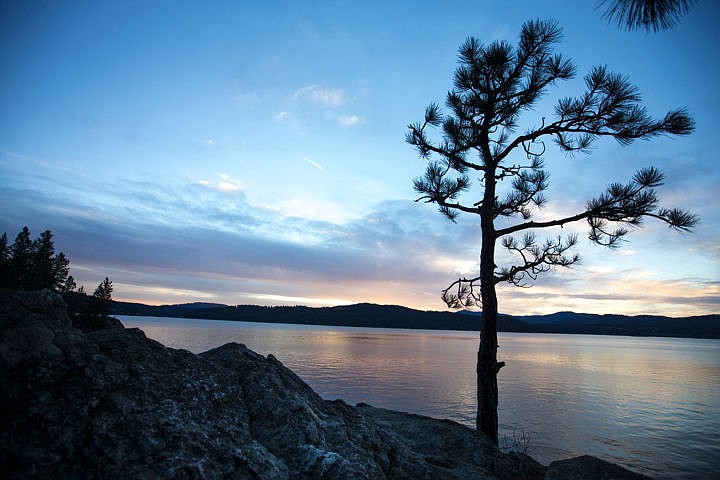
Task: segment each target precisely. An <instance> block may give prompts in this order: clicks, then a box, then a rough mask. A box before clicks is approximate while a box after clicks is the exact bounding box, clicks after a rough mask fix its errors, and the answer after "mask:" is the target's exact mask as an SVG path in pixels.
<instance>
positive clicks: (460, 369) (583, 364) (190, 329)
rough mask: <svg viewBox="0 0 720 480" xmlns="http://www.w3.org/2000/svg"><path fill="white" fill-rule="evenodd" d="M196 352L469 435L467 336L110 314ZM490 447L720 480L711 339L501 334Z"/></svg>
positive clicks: (719, 368) (716, 357)
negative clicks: (263, 368) (282, 368)
mask: <svg viewBox="0 0 720 480" xmlns="http://www.w3.org/2000/svg"><path fill="white" fill-rule="evenodd" d="M120 319H121V320H122V321H123V323H124V324H125V325H126V326H127V327H139V328H141V329H142V330H143V331H145V333H146V334H147V335H148V337H150V338H153V339H156V340H158V341H159V342H161V343H163V344H164V345H167V346H169V347H173V348H183V349H186V350H190V351H192V352H195V353H199V352H203V351H206V350H209V349H211V348H214V347H217V346H220V345H222V344H224V343H227V342H238V343H244V344H245V345H247V346H248V347H249V348H251V349H252V350H255V351H256V352H258V353H262V354H268V353H272V354H273V355H275V356H276V357H277V358H278V359H279V360H280V361H282V362H283V363H284V364H285V365H286V366H288V367H289V368H291V369H292V370H294V371H295V372H296V373H297V374H298V375H300V377H302V378H303V380H305V381H306V382H307V383H308V384H310V386H312V387H313V388H314V389H315V390H316V391H317V392H318V393H319V394H320V395H322V396H323V397H324V398H327V399H335V398H342V399H343V400H345V401H346V402H348V403H350V404H354V403H357V402H365V403H369V404H371V405H374V406H377V407H384V408H390V409H394V410H401V411H408V412H413V413H419V414H424V415H429V416H432V417H437V418H449V419H452V420H455V421H457V422H460V423H464V424H466V425H469V426H473V425H474V414H475V413H474V412H475V405H476V402H475V358H476V351H477V346H478V335H477V334H476V333H474V332H454V331H428V330H391V329H372V328H353V327H326V326H306V325H283V324H260V323H245V322H230V321H215V320H191V319H176V318H156V317H130V316H121V317H120ZM499 340H500V351H499V352H498V358H499V359H500V360H504V361H506V362H507V366H506V367H505V368H503V369H502V371H501V372H500V376H499V378H498V383H499V389H500V411H499V415H500V424H501V426H500V427H501V433H500V436H501V442H502V438H503V437H505V438H506V442H507V443H512V436H513V431H515V432H516V436H517V434H519V433H521V432H524V433H525V435H526V437H527V438H529V452H528V453H530V454H531V455H532V456H533V457H535V458H536V459H537V460H539V461H540V462H542V463H545V464H547V463H549V462H550V461H553V460H557V459H561V458H567V457H571V456H576V455H582V454H591V455H595V456H598V457H601V458H604V459H606V460H609V461H612V462H616V463H619V464H622V465H625V466H626V467H628V468H630V469H632V470H635V471H638V472H641V473H644V474H646V475H650V476H652V477H655V478H658V479H662V478H665V479H698V478H699V479H702V478H707V479H710V478H720V477H718V473H717V472H719V471H720V341H718V340H698V339H677V338H638V337H611V336H593V335H547V334H524V333H522V334H516V333H504V334H500V339H499Z"/></svg>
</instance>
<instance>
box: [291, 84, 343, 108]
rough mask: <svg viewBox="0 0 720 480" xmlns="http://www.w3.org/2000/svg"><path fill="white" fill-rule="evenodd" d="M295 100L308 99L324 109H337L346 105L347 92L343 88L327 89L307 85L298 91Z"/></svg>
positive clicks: (294, 96)
mask: <svg viewBox="0 0 720 480" xmlns="http://www.w3.org/2000/svg"><path fill="white" fill-rule="evenodd" d="M292 98H293V100H300V99H306V100H310V101H312V102H313V103H316V104H318V105H321V106H323V107H330V108H335V107H339V106H341V105H342V104H344V103H345V91H344V90H343V89H342V88H325V87H320V86H318V85H307V86H305V87H302V88H300V89H299V90H297V91H296V92H295V93H294V94H293V96H292Z"/></svg>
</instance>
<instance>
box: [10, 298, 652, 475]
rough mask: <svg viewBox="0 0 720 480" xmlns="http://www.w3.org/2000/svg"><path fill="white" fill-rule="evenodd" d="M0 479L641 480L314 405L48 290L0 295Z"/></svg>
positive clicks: (461, 433) (601, 465)
mask: <svg viewBox="0 0 720 480" xmlns="http://www.w3.org/2000/svg"><path fill="white" fill-rule="evenodd" d="M0 412H1V413H0V415H1V417H0V464H1V465H3V475H4V478H8V479H21V478H22V479H27V478H43V479H45V478H54V479H85V478H88V479H89V478H95V479H106V478H107V479H111V478H113V479H114V478H153V479H221V478H222V479H225V478H228V479H371V480H374V479H508V480H510V479H538V480H540V479H547V480H550V479H553V480H559V479H580V478H582V479H591V480H592V479H642V478H647V477H644V476H642V475H638V474H635V473H632V472H630V471H628V470H626V469H624V468H622V467H619V466H617V465H613V464H610V463H607V462H604V461H602V460H600V459H597V458H594V457H589V456H584V457H578V458H574V459H569V460H563V461H559V462H553V463H552V464H550V465H549V466H544V465H541V464H539V463H538V462H536V461H534V460H533V459H532V458H530V457H529V456H527V455H524V454H521V453H512V452H511V453H503V452H500V451H498V450H497V449H496V448H495V447H494V446H493V445H492V444H490V443H489V442H488V441H487V440H486V439H485V438H484V437H482V436H479V435H476V434H475V433H474V432H473V431H472V430H470V429H469V428H467V427H465V426H463V425H460V424H457V423H455V422H451V421H448V420H436V419H432V418H428V417H423V416H419V415H412V414H407V413H401V412H394V411H390V410H384V409H379V408H375V407H372V406H369V405H363V404H360V405H357V406H350V405H347V404H346V403H344V402H343V401H341V400H335V401H327V400H323V399H322V398H321V397H320V396H319V395H317V394H316V393H315V392H314V391H313V390H312V389H311V388H310V387H309V386H308V385H307V384H305V383H304V382H303V381H302V380H301V379H300V378H299V377H297V375H295V374H294V373H293V372H292V371H291V370H289V369H287V368H286V367H284V366H283V365H282V364H281V363H280V362H279V361H278V360H277V359H275V358H274V357H273V356H272V355H268V356H267V357H263V356H261V355H259V354H257V353H255V352H253V351H251V350H249V349H248V348H246V347H245V346H244V345H240V344H235V343H230V344H227V345H223V346H222V347H219V348H216V349H213V350H210V351H208V352H205V353H202V354H199V355H194V354H192V353H190V352H187V351H184V350H176V349H171V348H166V347H164V346H162V345H161V344H159V343H158V342H155V341H153V340H150V339H148V338H146V337H145V335H144V334H143V332H142V331H140V330H138V329H125V328H123V326H122V324H121V323H120V322H119V321H117V320H114V319H110V318H92V317H87V318H75V319H73V320H71V319H70V318H69V317H68V315H67V312H66V309H65V305H64V303H63V302H62V299H61V298H60V297H59V296H57V295H55V294H53V293H51V292H48V291H43V292H13V291H9V290H0Z"/></svg>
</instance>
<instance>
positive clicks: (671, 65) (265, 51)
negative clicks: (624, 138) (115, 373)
mask: <svg viewBox="0 0 720 480" xmlns="http://www.w3.org/2000/svg"><path fill="white" fill-rule="evenodd" d="M246 3H251V4H250V5H246ZM508 4H509V5H508ZM508 4H505V5H503V6H502V8H500V7H499V4H498V3H497V2H485V1H479V0H476V1H468V2H453V1H450V2H417V1H415V2H274V1H267V2H62V3H61V2H2V3H1V4H0V5H1V6H0V62H1V65H2V69H0V104H1V105H2V109H0V127H1V128H0V209H1V210H0V231H5V232H8V235H9V236H10V237H11V240H12V238H14V235H15V234H16V233H17V232H18V231H19V230H20V229H21V228H22V226H24V225H28V226H29V227H30V229H31V232H32V233H33V235H34V236H37V235H39V233H40V232H41V231H42V230H45V229H51V230H52V231H53V232H54V233H55V238H56V247H57V248H59V249H60V250H62V251H64V252H65V253H66V254H67V255H68V257H69V258H70V260H71V267H72V271H71V273H72V274H73V275H74V277H75V278H76V279H77V280H78V282H79V283H80V284H84V285H85V286H86V288H87V289H90V290H92V289H93V288H94V286H95V285H97V284H98V283H99V282H100V281H101V280H102V279H103V278H104V277H105V276H106V275H107V276H109V277H110V278H111V280H113V283H114V286H115V291H114V298H116V299H122V300H130V301H142V302H147V303H155V304H159V303H179V302H188V301H212V302H222V303H228V304H244V303H253V304H306V305H336V304H343V303H355V302H363V301H368V302H375V303H392V304H401V305H406V306H410V307H415V308H422V309H434V310H439V309H443V308H444V304H443V303H442V301H441V300H440V291H441V289H442V288H444V287H445V286H446V285H447V284H449V283H450V282H451V281H452V280H453V279H455V278H457V276H458V275H460V274H465V273H472V272H474V271H477V260H478V254H479V230H478V225H477V219H475V218H471V217H468V216H465V217H460V219H459V221H458V223H457V224H451V223H448V222H447V221H446V220H445V219H444V218H443V217H442V216H441V215H439V214H438V213H437V211H436V210H435V209H434V208H433V207H432V206H430V205H425V204H422V203H414V202H413V200H414V199H415V194H414V192H413V190H412V180H413V178H414V177H416V176H419V175H421V174H422V173H423V171H424V167H425V163H424V161H423V160H421V159H419V158H418V157H417V154H416V152H415V151H414V150H413V148H412V147H411V146H409V145H408V144H406V143H405V142H404V135H405V132H406V129H407V125H408V124H409V123H411V122H415V121H417V120H420V119H421V118H422V115H423V112H424V109H425V107H426V106H427V104H428V103H430V102H431V101H439V102H442V101H443V100H444V96H445V94H446V92H447V91H448V89H450V88H451V87H452V82H451V78H452V73H453V70H454V68H455V65H456V59H457V48H458V46H459V45H460V44H461V43H462V42H463V41H464V40H465V39H466V38H467V37H468V36H475V37H476V38H478V39H479V40H481V41H482V42H484V43H489V42H491V41H493V40H497V39H504V40H509V41H511V42H515V41H516V39H517V36H518V33H519V30H520V26H521V25H522V23H523V22H524V21H525V20H528V19H534V18H543V19H545V18H555V19H557V21H558V22H559V24H560V26H561V27H562V28H563V31H564V38H563V41H562V43H561V44H560V45H558V47H557V51H558V52H561V53H563V54H565V55H567V56H569V57H570V58H572V59H573V61H574V62H575V64H576V65H577V69H578V77H577V79H575V80H572V81H568V82H564V83H563V84H562V85H560V86H559V87H558V88H556V89H554V90H551V91H550V92H549V93H548V95H547V96H546V98H545V100H544V101H543V102H542V103H541V104H540V105H539V106H538V109H537V113H535V114H532V115H529V116H527V118H525V119H524V120H525V121H526V122H528V123H526V126H530V125H532V124H533V123H537V121H538V120H539V118H540V117H541V116H542V115H544V114H545V113H547V112H549V111H550V109H551V108H552V105H553V103H554V101H555V100H557V98H559V97H562V96H567V95H573V94H580V93H581V92H582V76H583V75H584V73H586V72H587V71H589V69H590V68H591V67H592V66H593V65H602V64H605V65H608V67H609V68H610V69H611V70H613V71H617V72H620V73H622V74H624V75H627V76H628V77H629V78H630V79H631V80H632V81H633V83H635V84H636V85H637V86H638V87H639V89H640V91H641V92H642V94H643V98H644V100H645V102H644V104H645V105H646V106H647V108H648V110H649V112H650V113H651V114H653V115H654V116H661V115H663V114H664V113H665V112H666V111H668V110H670V109H673V108H677V107H686V108H687V109H688V110H689V111H690V112H691V114H692V115H693V117H694V118H695V120H696V121H697V131H696V132H695V133H694V134H693V135H692V136H689V137H684V138H660V139H655V140H653V141H651V142H637V143H635V144H633V145H631V146H630V147H621V146H619V145H618V144H617V143H615V142H613V141H612V140H605V141H600V142H598V143H597V144H596V146H595V148H594V150H593V151H592V153H591V154H590V155H578V156H574V157H567V156H565V155H563V154H562V153H560V152H558V151H555V150H553V149H549V151H548V153H547V154H546V156H545V159H546V164H547V167H548V168H549V170H550V174H551V190H550V191H549V195H548V196H549V200H550V202H549V203H548V206H547V207H546V208H545V211H544V212H542V213H541V215H542V216H544V217H547V218H551V217H553V216H555V215H562V214H566V213H574V212H575V211H578V210H579V209H582V207H583V205H584V203H585V201H586V200H588V199H590V198H591V197H593V196H595V195H597V194H598V193H600V192H601V191H602V190H603V189H604V188H605V186H606V185H607V184H608V183H610V182H612V181H626V180H627V179H629V178H630V177H631V176H632V174H633V173H634V172H635V171H636V170H637V169H638V168H641V167H644V166H648V165H654V166H656V167H659V168H660V169H661V170H663V171H664V172H665V174H666V185H665V186H664V187H662V189H661V190H660V196H661V198H662V199H663V204H664V205H667V206H672V207H674V206H678V207H683V208H686V209H689V210H692V211H693V212H695V213H697V214H698V215H699V216H700V217H701V223H700V225H699V226H698V227H697V229H696V231H695V232H694V233H691V234H678V233H676V232H673V231H669V230H668V229H667V227H665V226H663V225H659V224H654V223H652V222H648V223H647V224H646V227H645V228H644V229H642V230H638V231H635V232H633V233H632V234H631V235H629V237H628V238H629V240H630V241H629V242H628V243H626V244H625V245H623V247H622V248H621V249H619V250H615V251H608V250H606V249H603V248H601V247H596V246H592V245H591V244H590V243H589V241H587V240H585V239H586V238H587V234H586V231H585V230H584V228H583V225H578V226H577V227H570V228H568V227H566V229H565V231H568V230H569V231H572V230H573V229H576V230H577V231H578V232H579V233H580V238H581V241H580V244H579V246H578V252H579V253H580V254H581V256H582V258H583V263H582V264H581V265H578V266H576V267H574V268H573V269H572V270H563V271H556V272H553V273H549V274H546V275H545V276H544V277H541V278H540V279H539V280H538V282H537V284H536V285H535V286H534V287H533V288H530V289H518V288H515V287H512V286H509V285H508V286H505V285H501V286H500V287H499V297H500V310H501V311H503V312H506V313H513V314H530V313H550V312H554V311H559V310H576V311H585V312H595V313H629V314H640V313H658V314H667V315H674V316H680V315H691V314H702V313H717V312H718V302H719V301H720V287H719V285H720V249H719V248H718V242H717V238H718V237H719V236H720V227H719V226H718V225H719V220H720V214H718V192H720V166H719V165H720V164H719V162H718V158H717V155H718V154H717V151H718V142H717V134H716V132H715V130H716V129H715V125H716V123H715V122H716V119H717V115H718V113H720V93H718V88H717V78H718V74H719V73H720V51H719V50H720V47H719V46H720V38H719V37H720V33H719V32H720V30H719V29H718V28H717V24H718V21H720V7H719V6H718V4H717V3H716V2H714V1H709V0H704V1H703V0H701V1H700V2H699V4H698V5H697V6H696V7H695V8H694V9H693V10H692V11H691V12H690V14H689V15H687V16H686V17H685V18H684V19H683V21H682V22H681V24H680V25H679V26H678V27H676V28H675V29H673V30H670V31H666V32H661V33H657V34H649V33H644V32H627V31H622V30H619V29H617V28H616V26H615V25H608V23H607V22H606V21H605V20H603V19H602V18H601V12H599V11H597V10H595V8H594V7H595V2H593V1H588V2H563V1H558V2H536V1H527V2H524V1H518V2H508ZM521 128H522V126H521ZM542 233H543V232H540V234H542ZM547 233H548V234H550V235H554V234H556V233H557V232H553V231H549V232H547Z"/></svg>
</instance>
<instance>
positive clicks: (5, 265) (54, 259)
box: [0, 226, 113, 316]
mask: <svg viewBox="0 0 720 480" xmlns="http://www.w3.org/2000/svg"><path fill="white" fill-rule="evenodd" d="M0 288H7V289H10V290H43V289H47V290H52V291H53V292H56V293H59V294H61V295H62V297H63V300H65V303H66V304H67V305H68V312H69V313H70V314H71V315H91V316H106V315H107V314H108V311H109V309H110V304H111V302H112V291H113V286H112V282H111V281H110V279H109V278H107V277H105V280H103V281H102V282H100V284H99V285H98V286H97V288H96V289H95V291H94V292H93V294H92V295H87V294H86V293H85V287H83V286H80V287H79V288H78V286H77V283H76V282H75V279H74V278H73V276H72V275H70V260H69V259H68V258H67V256H66V255H65V254H64V253H63V252H59V253H57V254H56V253H55V241H54V240H53V234H52V232H51V231H50V230H45V231H44V232H42V233H41V234H40V236H39V237H38V238H36V239H35V240H32V239H31V236H30V229H29V228H28V227H27V226H25V227H23V229H22V230H21V231H20V232H19V233H18V234H17V236H16V237H15V241H14V242H13V243H12V245H10V244H9V243H8V235H7V233H3V234H2V236H0Z"/></svg>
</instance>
